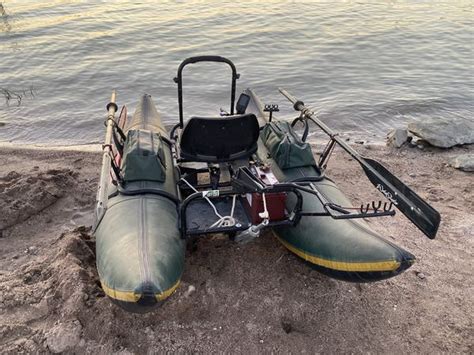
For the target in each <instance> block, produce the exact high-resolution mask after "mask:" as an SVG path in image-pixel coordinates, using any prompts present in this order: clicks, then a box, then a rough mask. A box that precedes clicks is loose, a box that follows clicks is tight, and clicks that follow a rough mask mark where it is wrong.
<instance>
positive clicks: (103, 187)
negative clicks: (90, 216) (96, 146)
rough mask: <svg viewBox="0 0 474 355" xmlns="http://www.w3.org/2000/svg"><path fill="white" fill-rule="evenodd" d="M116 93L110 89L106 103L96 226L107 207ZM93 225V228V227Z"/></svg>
mask: <svg viewBox="0 0 474 355" xmlns="http://www.w3.org/2000/svg"><path fill="white" fill-rule="evenodd" d="M116 97H117V94H116V92H115V90H113V91H112V95H111V97H110V102H109V103H108V104H107V112H108V115H107V121H106V123H107V129H106V133H105V142H104V144H103V145H102V151H103V154H102V169H101V172H100V180H99V189H98V190H97V199H96V200H97V201H96V202H97V205H96V215H95V227H96V226H97V224H98V222H99V221H100V220H101V219H102V217H103V215H104V213H105V210H106V209H107V197H108V196H107V193H108V185H109V181H110V169H111V160H110V159H111V158H110V152H111V150H112V146H111V144H112V134H113V126H114V122H115V112H117V104H116V103H115V101H116ZM95 227H94V228H95Z"/></svg>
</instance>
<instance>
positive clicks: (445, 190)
mask: <svg viewBox="0 0 474 355" xmlns="http://www.w3.org/2000/svg"><path fill="white" fill-rule="evenodd" d="M356 148H357V149H358V151H359V152H360V153H362V154H365V155H367V156H369V157H373V158H375V159H377V160H379V161H381V162H383V163H384V165H386V166H387V167H388V168H389V169H390V170H391V171H392V172H393V173H395V174H396V175H397V176H399V177H400V178H401V180H402V181H404V182H405V183H407V184H408V185H409V186H411V187H412V188H413V189H414V190H415V191H416V192H417V193H419V194H420V196H422V197H423V198H425V199H427V201H429V202H430V203H431V204H432V205H433V206H434V207H435V208H436V209H437V210H438V211H439V212H440V213H441V216H442V224H441V226H440V230H439V232H438V236H437V238H436V239H435V240H429V239H427V238H426V237H425V236H423V235H422V233H421V232H419V231H418V230H417V229H416V228H415V227H414V226H413V225H411V224H410V223H409V221H408V220H407V219H405V218H404V217H403V215H402V214H401V213H397V215H396V216H395V217H387V218H381V219H377V220H369V221H368V222H369V223H370V224H371V225H372V226H373V227H374V229H376V230H377V231H380V232H383V234H384V235H385V236H386V237H387V238H388V239H389V240H392V241H394V242H395V243H397V244H399V245H400V246H402V247H404V248H405V249H407V250H408V251H410V252H411V253H413V254H414V255H415V256H416V257H417V263H416V264H415V265H414V266H413V267H412V268H410V269H409V270H408V271H407V272H405V273H404V274H402V275H400V276H398V277H396V278H394V279H390V280H387V281H382V282H377V283H372V284H350V283H344V282H340V281H336V280H332V279H329V278H327V277H325V276H323V275H321V274H319V273H318V272H316V271H314V270H312V269H311V268H310V267H308V265H306V264H305V263H304V262H302V261H301V260H300V259H298V258H297V257H296V256H294V255H292V254H290V253H289V252H288V251H287V250H286V249H284V248H283V247H282V246H281V245H280V244H279V243H278V242H277V241H276V240H275V239H274V238H273V236H272V235H271V234H270V233H266V234H265V235H263V236H261V237H260V238H259V239H257V240H256V241H254V242H252V243H250V244H246V245H238V244H235V243H233V242H232V241H230V240H229V239H228V238H227V237H225V236H215V237H211V238H201V239H199V240H197V241H196V243H195V244H194V245H193V247H192V248H189V250H188V251H187V257H186V269H185V273H184V275H183V282H182V283H181V285H180V286H179V288H178V290H177V292H176V293H175V294H174V295H173V296H172V297H171V298H170V299H169V301H168V302H167V303H165V304H164V306H163V307H162V308H161V309H159V310H157V311H155V312H152V313H149V314H145V315H138V314H130V313H126V312H124V311H123V310H122V309H120V308H118V307H117V306H115V305H113V304H112V303H111V302H110V301H109V300H108V299H107V298H106V297H104V293H103V292H102V290H101V288H100V285H99V282H98V277H97V273H96V270H95V255H94V252H95V246H94V240H93V238H92V235H91V224H92V212H93V208H94V200H95V191H96V188H97V183H98V175H99V169H100V166H99V165H100V161H101V155H100V153H98V152H91V151H89V152H85V151H75V150H68V151H62V150H48V149H19V148H16V147H14V146H10V147H3V148H0V161H1V167H0V210H1V214H0V233H1V234H0V353H16V352H27V353H37V352H40V353H44V352H60V351H67V352H70V353H73V352H74V353H112V352H115V353H121V354H129V353H145V352H163V351H173V352H174V351H185V352H205V353H209V352H219V353H222V352H246V353H249V352H250V353H257V352H266V353H268V352H275V353H288V352H292V353H299V352H308V353H316V352H325V353H367V352H370V353H398V352H404V353H405V352H409V353H440V352H446V353H460V352H464V353H472V352H473V351H474V347H473V334H474V329H473V312H472V310H473V309H474V296H473V295H474V289H473V286H474V282H473V281H474V276H473V270H474V268H473V264H474V258H473V251H474V248H473V244H474V215H473V210H474V174H473V173H466V172H462V171H458V170H455V169H453V168H452V167H450V166H448V162H449V161H450V159H451V158H452V157H454V156H456V155H459V154H462V153H473V152H474V147H473V146H464V147H457V148H452V149H449V150H440V149H435V148H425V149H423V150H421V149H418V148H410V147H402V148H401V149H395V148H389V147H385V146H371V145H359V146H357V147H356ZM328 175H330V176H331V177H332V178H334V180H335V181H336V182H337V183H338V184H339V185H340V186H341V188H342V190H343V191H344V192H345V193H346V194H347V195H348V196H349V197H350V198H351V200H352V201H353V202H354V204H355V205H359V204H360V201H368V200H371V199H380V198H381V195H379V193H378V192H377V191H376V190H375V189H374V188H373V186H372V185H371V184H370V183H369V182H368V180H367V179H366V178H365V175H364V174H363V172H362V170H361V169H360V167H359V166H358V165H357V163H355V162H354V161H353V160H352V159H351V158H350V157H349V156H348V155H346V154H343V153H342V152H341V151H338V150H336V152H335V156H334V157H333V159H332V160H331V161H330V164H329V169H328Z"/></svg>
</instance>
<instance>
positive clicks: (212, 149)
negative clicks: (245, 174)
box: [180, 114, 260, 163]
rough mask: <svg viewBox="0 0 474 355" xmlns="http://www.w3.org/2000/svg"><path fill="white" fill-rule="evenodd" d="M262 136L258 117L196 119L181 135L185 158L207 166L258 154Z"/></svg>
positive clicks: (181, 145)
mask: <svg viewBox="0 0 474 355" xmlns="http://www.w3.org/2000/svg"><path fill="white" fill-rule="evenodd" d="M259 132H260V131H259V125H258V120H257V117H255V115H254V114H245V115H235V116H227V117H192V118H191V119H190V120H189V121H188V122H187V123H186V125H185V126H184V129H183V133H182V134H181V144H180V148H181V158H182V159H185V160H189V161H197V162H207V163H221V162H226V161H233V160H237V159H244V158H247V157H250V156H251V155H252V154H253V153H255V152H256V151H257V140H258V134H259Z"/></svg>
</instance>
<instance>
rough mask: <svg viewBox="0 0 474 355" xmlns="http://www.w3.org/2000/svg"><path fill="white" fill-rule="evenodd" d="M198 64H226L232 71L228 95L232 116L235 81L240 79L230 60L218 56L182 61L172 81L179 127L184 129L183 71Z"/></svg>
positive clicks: (205, 56) (204, 56)
mask: <svg viewBox="0 0 474 355" xmlns="http://www.w3.org/2000/svg"><path fill="white" fill-rule="evenodd" d="M199 62H218V63H226V64H228V65H229V66H230V68H231V69H232V88H231V94H230V114H231V115H233V114H234V102H235V88H236V81H237V79H239V78H240V74H238V73H237V69H236V68H235V65H234V63H232V61H231V60H230V59H227V58H224V57H221V56H218V55H202V56H198V57H191V58H187V59H185V60H183V62H182V63H181V64H180V65H179V67H178V75H177V76H176V77H175V78H174V79H173V80H174V82H175V83H176V84H178V104H179V126H180V127H181V128H183V127H184V119H183V69H184V67H185V66H186V65H188V64H194V63H199Z"/></svg>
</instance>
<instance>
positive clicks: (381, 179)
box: [279, 89, 441, 239]
mask: <svg viewBox="0 0 474 355" xmlns="http://www.w3.org/2000/svg"><path fill="white" fill-rule="evenodd" d="M279 91H280V93H281V94H282V95H283V96H285V97H286V98H287V99H288V100H289V101H290V102H292V103H293V107H294V109H295V110H296V111H301V112H302V114H303V115H304V117H305V118H307V119H310V120H311V121H313V122H314V123H315V124H317V125H318V126H319V127H320V128H321V129H322V130H323V131H324V132H325V133H326V134H328V135H329V136H330V137H331V139H332V140H334V141H335V142H336V143H337V144H339V145H340V146H341V147H342V148H343V149H344V150H345V151H346V152H347V153H349V154H350V155H351V156H352V158H354V159H355V160H356V161H357V162H359V164H360V165H361V166H362V168H363V169H364V171H365V174H366V175H367V177H368V178H369V180H370V182H372V184H373V185H374V186H375V187H376V188H377V190H379V191H380V192H381V193H382V194H384V195H385V197H386V198H387V199H388V200H390V201H391V202H392V203H393V204H394V205H395V206H396V207H397V208H398V209H399V210H400V211H401V212H402V213H403V214H404V215H405V216H406V217H407V218H408V219H409V220H410V221H412V222H413V224H415V225H416V226H417V227H418V229H420V230H421V231H422V232H423V233H424V234H425V235H426V236H427V237H428V238H430V239H434V238H435V236H436V232H437V231H438V227H439V223H440V221H441V216H440V214H439V213H438V211H436V210H435V209H434V208H433V207H431V206H430V205H429V204H428V203H427V202H426V201H424V200H423V199H422V198H421V197H420V196H418V195H417V194H416V193H415V192H414V191H413V190H411V189H410V188H409V187H408V186H407V185H405V184H404V183H403V182H401V181H400V180H399V179H398V178H397V177H396V176H394V175H393V174H392V173H391V172H390V171H388V170H387V169H386V168H385V167H384V166H383V165H382V164H380V163H379V162H377V161H375V160H373V159H369V158H364V157H362V156H361V155H360V154H359V153H357V152H356V151H355V150H354V149H352V148H351V147H350V146H349V145H348V144H347V143H346V142H344V141H343V140H341V139H340V138H339V137H338V136H337V134H336V133H335V132H333V131H332V130H331V129H330V128H329V127H328V126H326V125H325V124H324V123H323V122H321V121H320V120H319V119H318V118H317V117H316V116H315V115H314V113H313V112H311V110H310V109H309V108H308V107H306V106H305V105H304V103H303V101H301V100H298V99H296V98H295V97H294V96H293V95H291V94H290V93H289V92H288V91H286V90H284V89H279Z"/></svg>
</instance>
